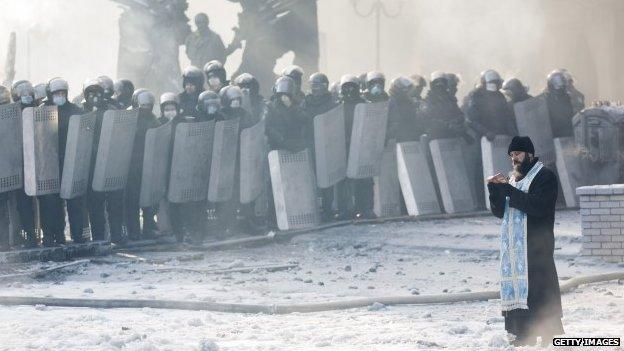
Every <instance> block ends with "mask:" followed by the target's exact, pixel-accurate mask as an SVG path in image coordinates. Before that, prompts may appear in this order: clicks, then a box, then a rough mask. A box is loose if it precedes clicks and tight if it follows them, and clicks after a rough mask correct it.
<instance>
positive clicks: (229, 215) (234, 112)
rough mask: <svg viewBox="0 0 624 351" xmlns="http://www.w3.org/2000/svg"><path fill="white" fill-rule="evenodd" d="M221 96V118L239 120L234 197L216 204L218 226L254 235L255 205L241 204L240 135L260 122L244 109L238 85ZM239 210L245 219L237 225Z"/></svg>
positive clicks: (221, 93) (230, 86)
mask: <svg viewBox="0 0 624 351" xmlns="http://www.w3.org/2000/svg"><path fill="white" fill-rule="evenodd" d="M220 95H221V105H222V106H223V107H222V109H221V116H220V117H219V118H224V119H225V120H232V119H238V120H239V128H238V140H239V144H238V145H237V148H236V160H235V163H234V164H235V167H234V186H233V191H232V197H231V198H230V199H229V200H228V201H224V202H218V203H216V206H215V210H216V215H217V220H218V224H219V226H220V227H221V229H224V230H226V231H233V230H235V229H240V230H241V231H242V232H246V233H253V232H255V231H256V230H257V228H256V218H255V217H256V216H255V203H253V202H252V203H249V204H241V203H240V133H241V131H242V130H244V129H247V128H250V127H252V126H254V125H255V124H256V123H258V122H259V121H260V120H259V119H258V118H257V117H258V116H257V115H256V116H254V115H252V114H251V113H249V112H248V111H246V110H245V109H243V108H242V100H243V91H242V89H241V88H240V87H238V86H237V85H229V86H227V87H225V88H223V89H221V92H220ZM237 209H238V210H239V211H240V214H241V215H242V217H243V221H242V222H240V223H236V212H237Z"/></svg>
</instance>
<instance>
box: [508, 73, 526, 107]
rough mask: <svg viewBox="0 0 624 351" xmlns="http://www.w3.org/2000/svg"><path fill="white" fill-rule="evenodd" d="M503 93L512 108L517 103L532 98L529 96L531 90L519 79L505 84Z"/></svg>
mask: <svg viewBox="0 0 624 351" xmlns="http://www.w3.org/2000/svg"><path fill="white" fill-rule="evenodd" d="M501 91H502V93H503V94H504V95H505V97H506V98H507V101H508V102H509V103H510V104H511V106H512V107H513V104H515V103H517V102H522V101H525V100H528V99H530V98H531V95H529V88H528V87H526V86H524V84H522V82H521V81H520V79H518V78H509V79H507V80H506V81H505V82H504V83H503V88H502V90H501Z"/></svg>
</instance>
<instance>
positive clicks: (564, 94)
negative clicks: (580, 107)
mask: <svg viewBox="0 0 624 351" xmlns="http://www.w3.org/2000/svg"><path fill="white" fill-rule="evenodd" d="M544 97H545V98H546V103H547V104H548V115H549V117H550V127H551V129H552V132H553V138H563V137H572V136H574V128H573V126H572V118H573V117H574V107H573V106H572V100H571V99H570V95H569V94H568V90H567V85H566V80H565V77H564V75H563V74H562V73H559V72H554V73H551V74H550V75H549V76H548V86H547V87H546V90H545V91H544Z"/></svg>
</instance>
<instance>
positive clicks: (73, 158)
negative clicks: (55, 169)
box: [61, 112, 97, 200]
mask: <svg viewBox="0 0 624 351" xmlns="http://www.w3.org/2000/svg"><path fill="white" fill-rule="evenodd" d="M96 118H97V116H96V113H95V112H91V113H87V114H84V115H74V116H71V117H70V118H69V127H68V128H67V143H66V144H65V160H64V161H63V177H62V179H61V198H63V199H67V200H69V199H73V198H75V197H77V196H82V195H84V194H86V193H87V190H89V170H90V169H91V150H92V148H93V137H94V135H95V120H96Z"/></svg>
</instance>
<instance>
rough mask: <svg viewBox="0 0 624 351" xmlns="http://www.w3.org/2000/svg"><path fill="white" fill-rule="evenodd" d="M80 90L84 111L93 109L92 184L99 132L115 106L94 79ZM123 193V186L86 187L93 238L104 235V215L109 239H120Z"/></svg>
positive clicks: (90, 181) (121, 234)
mask: <svg viewBox="0 0 624 351" xmlns="http://www.w3.org/2000/svg"><path fill="white" fill-rule="evenodd" d="M83 90H84V96H85V103H84V110H85V111H86V112H90V111H96V122H95V131H94V133H95V134H94V137H93V150H92V155H91V160H92V162H91V170H90V177H89V184H92V183H93V174H94V172H95V160H96V157H97V152H98V148H99V145H100V133H101V131H102V122H103V120H104V112H106V111H107V110H111V109H112V110H114V109H115V107H114V106H112V105H109V104H107V103H106V102H105V100H104V98H103V94H104V91H103V89H102V87H101V86H100V85H99V84H98V82H97V81H87V82H86V83H85V85H84V89H83ZM123 194H124V192H123V190H117V191H111V192H100V191H94V190H93V188H92V187H91V186H90V187H89V192H88V193H87V209H88V211H89V221H90V222H91V236H92V238H93V240H95V241H101V240H105V239H106V218H107V215H108V227H109V230H110V239H111V241H113V242H121V241H123V240H124V239H125V238H124V223H123V214H124V209H123V204H124V201H123V197H124V196H123Z"/></svg>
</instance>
